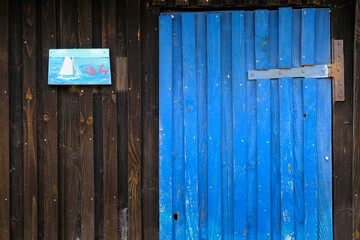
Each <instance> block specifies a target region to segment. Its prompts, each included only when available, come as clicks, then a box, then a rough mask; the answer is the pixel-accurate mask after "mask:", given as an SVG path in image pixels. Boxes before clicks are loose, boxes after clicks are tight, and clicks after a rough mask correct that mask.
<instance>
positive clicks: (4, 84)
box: [0, 0, 10, 240]
mask: <svg viewBox="0 0 360 240" xmlns="http://www.w3.org/2000/svg"><path fill="white" fill-rule="evenodd" d="M0 22H2V23H3V26H2V27H1V29H0V76H1V77H0V112H1V115H0V126H1V128H0V136H1V137H0V146H1V148H0V176H1V181H0V213H1V214H0V238H1V239H4V240H8V239H10V226H9V223H10V218H9V217H10V209H9V206H10V205H9V202H10V201H9V184H10V182H9V180H10V179H9V159H10V151H9V150H10V146H9V140H10V138H9V123H10V122H9V52H8V51H9V1H8V0H6V1H3V3H2V4H1V5H0Z"/></svg>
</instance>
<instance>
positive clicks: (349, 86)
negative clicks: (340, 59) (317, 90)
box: [330, 0, 356, 240]
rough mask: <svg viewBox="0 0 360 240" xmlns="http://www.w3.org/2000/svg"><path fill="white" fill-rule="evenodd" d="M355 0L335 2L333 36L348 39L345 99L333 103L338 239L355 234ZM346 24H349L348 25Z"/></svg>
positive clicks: (333, 37) (346, 47)
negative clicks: (353, 183) (353, 165)
mask: <svg viewBox="0 0 360 240" xmlns="http://www.w3.org/2000/svg"><path fill="white" fill-rule="evenodd" d="M354 3H355V2H354V1H345V0H336V1H332V2H331V19H330V21H331V24H330V25H331V34H332V39H344V43H345V44H344V64H345V66H348V67H345V96H346V99H345V101H344V102H336V103H333V106H332V107H333V125H332V129H333V135H332V141H333V144H332V146H333V149H332V150H333V198H334V202H333V204H334V212H333V217H334V239H335V240H342V239H352V238H353V231H352V228H353V217H354V214H356V213H354V212H353V188H352V181H353V180H352V179H353V174H354V173H355V172H354V171H353V170H352V169H353V168H352V164H353V162H352V159H353V140H354V138H353V96H354V93H353V76H354V75H353V74H354V72H353V68H352V66H353V52H354V45H353V44H354V32H353V31H354V23H355V22H354V19H355V4H354ZM343 26H348V27H347V28H344V27H343Z"/></svg>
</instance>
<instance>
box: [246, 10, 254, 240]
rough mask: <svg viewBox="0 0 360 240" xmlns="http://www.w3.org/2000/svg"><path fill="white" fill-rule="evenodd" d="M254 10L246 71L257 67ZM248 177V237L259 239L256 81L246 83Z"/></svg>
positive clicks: (248, 15)
mask: <svg viewBox="0 0 360 240" xmlns="http://www.w3.org/2000/svg"><path fill="white" fill-rule="evenodd" d="M254 15H255V14H254V12H250V11H246V12H245V54H246V71H248V70H253V69H254V68H255V37H254V36H255V21H254ZM246 114H247V116H246V130H247V135H246V149H247V152H246V164H247V165H246V166H247V169H246V179H247V203H246V208H247V228H246V229H244V234H245V236H247V237H248V239H251V240H252V239H257V203H256V202H257V197H256V194H257V185H256V155H257V153H256V141H257V134H256V125H257V123H256V119H257V118H256V81H247V83H246Z"/></svg>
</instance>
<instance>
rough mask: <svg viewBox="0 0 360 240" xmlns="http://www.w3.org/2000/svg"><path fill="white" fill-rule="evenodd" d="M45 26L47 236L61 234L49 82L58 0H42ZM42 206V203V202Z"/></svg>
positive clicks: (53, 91)
mask: <svg viewBox="0 0 360 240" xmlns="http://www.w3.org/2000/svg"><path fill="white" fill-rule="evenodd" d="M41 8H42V11H41V27H42V62H41V63H42V68H41V69H42V80H43V84H42V86H41V88H42V91H41V92H40V93H41V98H42V112H41V118H39V119H41V121H40V123H39V126H40V128H39V139H40V141H39V148H40V153H42V154H43V155H42V157H43V164H44V167H43V169H44V182H43V185H44V206H43V208H44V238H46V239H54V238H57V237H58V202H59V201H58V138H57V128H58V125H57V89H56V87H54V86H49V85H48V84H47V76H48V67H49V49H51V48H56V26H55V25H56V19H55V16H56V14H55V1H52V0H48V1H42V2H41ZM40 207H42V206H40Z"/></svg>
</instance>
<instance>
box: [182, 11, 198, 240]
mask: <svg viewBox="0 0 360 240" xmlns="http://www.w3.org/2000/svg"><path fill="white" fill-rule="evenodd" d="M182 56H183V58H182V59H183V62H182V64H183V79H184V141H185V143H184V151H185V153H184V155H185V186H184V187H185V215H186V235H187V236H188V239H198V238H199V191H198V173H199V171H198V166H199V163H198V162H199V160H198V144H197V143H198V136H197V133H198V129H197V125H198V123H197V121H198V114H197V111H198V110H197V100H196V96H197V88H196V86H197V83H196V81H197V79H196V59H195V16H194V14H192V13H186V14H183V16H182Z"/></svg>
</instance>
